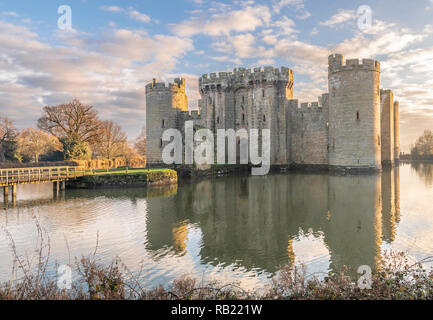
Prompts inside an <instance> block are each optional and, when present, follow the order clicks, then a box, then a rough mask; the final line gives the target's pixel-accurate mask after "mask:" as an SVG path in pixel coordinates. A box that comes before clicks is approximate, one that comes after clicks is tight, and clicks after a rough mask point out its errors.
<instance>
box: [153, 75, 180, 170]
mask: <svg viewBox="0 0 433 320" xmlns="http://www.w3.org/2000/svg"><path fill="white" fill-rule="evenodd" d="M182 111H188V98H187V96H186V94H185V79H175V80H174V83H170V84H169V85H168V87H167V86H166V85H165V83H158V82H157V80H156V79H153V81H152V83H149V84H148V85H146V157H147V163H148V164H160V163H162V150H163V149H164V146H165V144H166V143H165V142H162V134H163V132H164V131H165V130H167V129H179V128H178V115H179V113H180V112H182Z"/></svg>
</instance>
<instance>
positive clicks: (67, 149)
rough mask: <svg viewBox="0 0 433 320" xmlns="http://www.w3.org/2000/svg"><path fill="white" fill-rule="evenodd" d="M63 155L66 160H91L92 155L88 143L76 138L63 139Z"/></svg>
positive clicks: (61, 140)
mask: <svg viewBox="0 0 433 320" xmlns="http://www.w3.org/2000/svg"><path fill="white" fill-rule="evenodd" d="M60 142H61V143H62V145H63V155H64V159H65V160H90V159H91V158H92V153H91V151H90V147H89V144H88V143H87V142H83V141H79V140H78V139H74V138H72V139H71V138H62V139H60Z"/></svg>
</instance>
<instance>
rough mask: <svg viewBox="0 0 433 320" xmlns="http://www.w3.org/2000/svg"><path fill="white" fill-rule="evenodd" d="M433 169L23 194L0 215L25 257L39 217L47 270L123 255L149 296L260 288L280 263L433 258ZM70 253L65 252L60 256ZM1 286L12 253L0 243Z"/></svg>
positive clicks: (317, 267) (316, 267) (322, 266)
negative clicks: (224, 284)
mask: <svg viewBox="0 0 433 320" xmlns="http://www.w3.org/2000/svg"><path fill="white" fill-rule="evenodd" d="M432 196H433V164H403V165H401V166H400V167H398V168H395V169H389V170H385V171H383V172H382V174H373V175H358V176H337V175H329V174H318V173H297V172H289V173H284V174H273V175H269V176H256V177H251V176H228V177H220V178H217V179H206V180H198V181H193V182H186V181H184V180H183V181H181V182H180V184H179V185H178V186H167V187H157V188H149V189H146V188H131V189H125V188H120V189H109V190H67V191H66V192H65V193H64V194H62V196H61V197H60V198H59V199H56V200H53V199H52V186H51V185H49V184H41V185H31V186H26V187H23V189H22V192H20V193H19V198H18V202H17V206H16V207H9V208H8V209H7V210H6V209H5V208H3V209H2V211H1V215H0V226H1V227H2V228H3V227H4V228H5V229H7V230H8V231H9V232H10V234H11V236H12V237H13V239H14V240H15V245H16V248H17V250H18V253H19V254H25V253H26V252H27V254H28V255H30V256H31V255H32V254H33V250H34V248H35V243H36V238H37V230H36V226H35V219H34V217H36V218H37V219H38V221H39V223H40V224H41V226H42V227H43V228H44V229H45V230H46V232H47V234H48V235H49V238H50V245H51V260H52V263H51V268H52V271H53V272H54V270H55V263H56V262H57V263H58V264H67V263H69V262H70V261H71V260H72V261H71V262H73V259H74V257H80V256H81V255H89V254H91V253H93V252H94V250H95V246H96V239H97V235H98V234H99V245H98V251H97V257H98V259H100V260H99V261H100V262H101V263H109V262H111V261H112V260H113V259H114V258H115V257H116V256H119V257H120V258H121V259H122V261H123V263H124V264H126V265H127V266H128V267H129V269H131V270H132V271H136V272H138V271H139V270H140V269H142V271H141V274H140V281H141V282H142V283H143V284H145V285H148V286H150V287H153V286H156V285H159V284H166V283H167V282H169V281H171V280H173V279H175V278H178V277H180V276H182V275H184V274H189V275H195V276H196V277H198V278H199V279H202V278H204V279H208V280H210V279H218V280H222V281H230V282H233V281H238V282H240V283H241V285H242V286H243V287H245V288H251V289H252V288H254V287H260V286H262V285H264V284H266V283H267V281H268V280H269V278H270V277H272V276H273V274H274V273H275V272H276V271H277V270H278V268H279V267H280V266H282V265H284V264H290V263H305V264H306V265H307V267H308V271H309V272H310V273H318V274H320V273H321V272H328V271H330V270H338V269H339V268H341V266H343V265H347V266H349V267H352V268H354V269H355V270H356V269H357V268H358V267H359V266H361V265H368V266H371V267H372V268H374V267H376V266H377V265H378V264H380V261H381V257H382V256H383V253H384V252H385V251H386V250H389V249H395V250H402V251H407V252H408V254H409V256H410V257H411V258H412V259H413V260H414V261H415V260H419V259H422V258H425V257H427V256H430V255H431V254H432V253H433V238H432V237H433V206H432V198H433V197H432ZM68 248H69V249H68ZM0 257H1V259H0V281H1V282H4V281H9V279H10V275H11V270H12V260H13V257H12V253H11V250H10V247H9V241H8V238H7V236H6V234H5V232H4V229H1V232H0Z"/></svg>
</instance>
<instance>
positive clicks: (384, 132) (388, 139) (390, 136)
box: [380, 90, 395, 165]
mask: <svg viewBox="0 0 433 320" xmlns="http://www.w3.org/2000/svg"><path fill="white" fill-rule="evenodd" d="M380 109H381V112H380V114H381V117H380V131H381V138H382V163H383V164H386V165H390V164H393V162H394V138H395V136H394V94H393V93H392V91H391V90H380Z"/></svg>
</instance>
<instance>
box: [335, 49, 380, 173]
mask: <svg viewBox="0 0 433 320" xmlns="http://www.w3.org/2000/svg"><path fill="white" fill-rule="evenodd" d="M329 164H330V166H333V167H340V166H344V167H355V168H365V169H376V170H380V169H381V133H380V64H379V62H377V61H374V60H369V59H363V60H362V63H360V62H359V60H358V59H353V60H347V61H346V64H343V56H342V55H341V54H335V55H331V56H329Z"/></svg>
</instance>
